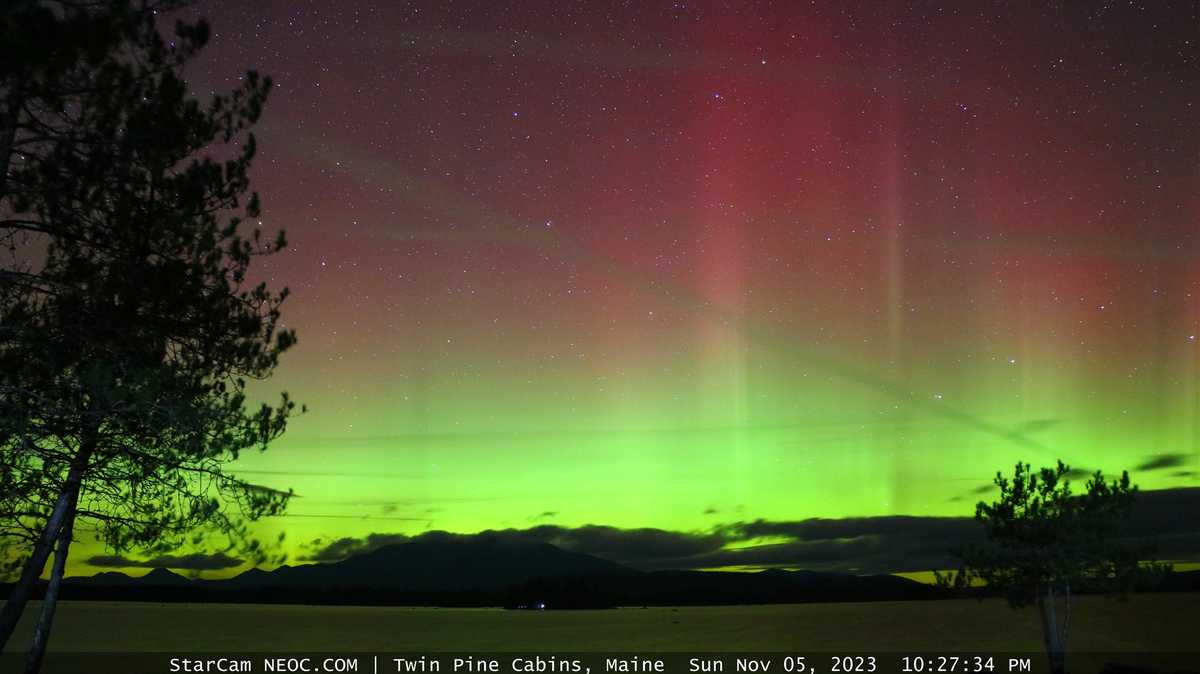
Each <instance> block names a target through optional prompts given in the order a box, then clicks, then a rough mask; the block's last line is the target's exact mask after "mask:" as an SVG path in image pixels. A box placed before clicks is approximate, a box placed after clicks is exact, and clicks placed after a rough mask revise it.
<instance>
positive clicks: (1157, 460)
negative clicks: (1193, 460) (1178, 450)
mask: <svg viewBox="0 0 1200 674" xmlns="http://www.w3.org/2000/svg"><path fill="white" fill-rule="evenodd" d="M1187 459H1188V455H1187V454H1153V455H1151V456H1149V457H1146V461H1145V462H1144V463H1142V464H1141V465H1140V466H1138V467H1137V468H1135V469H1134V470H1162V469H1164V468H1177V467H1179V466H1182V465H1184V464H1186V463H1187Z"/></svg>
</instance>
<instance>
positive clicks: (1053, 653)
mask: <svg viewBox="0 0 1200 674" xmlns="http://www.w3.org/2000/svg"><path fill="white" fill-rule="evenodd" d="M1054 602H1055V598H1054V588H1053V587H1052V586H1051V587H1047V588H1046V591H1045V593H1044V594H1043V595H1042V596H1040V597H1039V598H1038V608H1039V609H1040V612H1041V614H1042V638H1043V641H1044V642H1045V644H1046V656H1047V657H1048V658H1049V659H1050V671H1052V672H1054V674H1064V673H1065V672H1066V658H1065V657H1064V655H1065V654H1064V653H1063V643H1062V640H1061V638H1060V634H1059V631H1058V616H1057V615H1056V613H1055V610H1054V609H1055V607H1054Z"/></svg>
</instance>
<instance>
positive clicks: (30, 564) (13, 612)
mask: <svg viewBox="0 0 1200 674" xmlns="http://www.w3.org/2000/svg"><path fill="white" fill-rule="evenodd" d="M95 446H96V441H95V438H94V437H93V438H92V439H91V440H90V442H87V443H85V446H84V448H83V449H82V450H81V451H80V453H79V454H78V455H77V456H76V457H75V460H74V461H73V462H71V469H70V470H69V471H67V480H66V482H65V483H63V487H62V491H61V492H60V493H59V495H58V501H57V502H56V503H55V504H54V510H53V511H51V513H50V517H49V518H48V519H47V520H46V526H45V527H44V528H43V529H42V535H41V536H40V537H39V538H38V541H37V544H35V545H34V546H33V554H31V555H30V556H29V559H28V560H27V561H26V562H25V568H24V569H22V570H21V578H20V579H19V580H18V581H17V584H16V585H14V586H13V587H12V590H10V591H9V593H8V601H6V602H4V609H3V610H0V652H3V651H4V646H5V645H6V644H8V640H9V638H10V637H12V633H13V630H15V629H16V628H17V622H18V621H19V620H20V619H21V614H22V613H24V612H25V605H26V604H28V603H29V596H30V595H31V594H33V588H34V586H35V585H37V580H38V578H40V577H41V575H42V571H43V570H44V569H45V568H46V559H47V558H48V557H49V556H50V549H51V547H52V546H53V545H54V542H55V541H56V540H57V539H58V536H59V533H60V531H61V530H62V528H63V523H64V522H66V520H67V517H68V516H69V517H71V518H72V519H74V514H75V505H76V503H77V502H78V501H77V500H78V498H79V487H80V485H81V484H82V483H83V473H84V471H85V470H86V468H87V464H88V461H89V460H90V459H91V455H92V451H93V450H94V449H95Z"/></svg>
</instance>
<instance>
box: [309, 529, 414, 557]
mask: <svg viewBox="0 0 1200 674" xmlns="http://www.w3.org/2000/svg"><path fill="white" fill-rule="evenodd" d="M409 540H412V539H411V538H410V537H409V536H406V535H404V534H369V535H367V536H366V537H365V538H352V537H348V536H347V537H343V538H338V539H335V540H332V541H328V542H325V541H323V540H322V539H319V538H318V539H316V540H314V541H313V542H312V543H311V544H310V545H309V547H310V548H311V549H313V552H311V553H309V554H308V555H305V556H302V557H301V558H300V559H301V560H302V561H306V562H337V561H340V560H343V559H345V558H347V557H352V556H354V555H361V554H363V553H366V552H371V551H372V550H378V549H379V548H382V547H384V546H385V545H395V544H397V543H405V542H407V541H409Z"/></svg>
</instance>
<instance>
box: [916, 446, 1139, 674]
mask: <svg viewBox="0 0 1200 674" xmlns="http://www.w3.org/2000/svg"><path fill="white" fill-rule="evenodd" d="M1069 472H1070V468H1069V467H1068V466H1066V465H1065V464H1063V462H1062V461H1059V462H1058V465H1057V466H1055V467H1054V468H1042V469H1041V470H1039V471H1037V472H1033V471H1032V470H1031V469H1030V466H1029V464H1026V463H1017V465H1016V468H1015V470H1014V472H1013V477H1012V479H1011V480H1009V479H1008V478H1006V477H1004V476H1003V475H1001V474H1000V473H996V479H995V484H996V486H997V487H999V488H1000V498H999V500H997V501H995V502H993V503H990V504H989V503H984V502H982V501H981V502H980V503H979V504H978V505H976V507H975V519H976V520H978V521H979V522H981V523H982V524H983V526H984V527H985V529H986V532H987V538H988V543H987V544H985V545H973V546H966V547H964V548H962V549H960V550H959V551H958V555H959V557H960V558H961V559H962V567H961V568H960V569H959V570H958V571H957V572H955V573H951V574H949V575H942V574H936V575H937V580H938V584H939V585H941V586H942V587H953V588H963V587H966V586H968V585H970V584H972V583H973V582H975V581H981V582H982V583H984V584H986V585H987V586H988V587H990V588H994V589H998V590H1000V591H1002V592H1003V593H1004V594H1005V596H1006V597H1007V599H1008V602H1009V604H1010V605H1011V606H1012V607H1013V608H1019V607H1022V606H1025V605H1028V604H1030V603H1036V604H1037V607H1038V610H1039V612H1040V615H1041V619H1042V636H1043V641H1044V643H1045V647H1046V654H1047V656H1048V657H1049V659H1050V665H1051V668H1052V670H1053V671H1054V672H1056V673H1057V672H1064V671H1066V670H1065V668H1066V643H1067V636H1068V634H1069V630H1070V624H1071V594H1072V592H1078V591H1080V590H1090V591H1106V592H1123V591H1125V590H1126V589H1128V588H1129V587H1130V585H1131V584H1132V583H1133V581H1134V579H1135V576H1136V574H1137V571H1138V560H1139V556H1140V555H1141V554H1144V553H1146V552H1148V551H1146V550H1139V549H1135V548H1131V547H1128V546H1123V545H1119V544H1117V543H1116V542H1114V540H1113V539H1114V537H1115V535H1116V533H1117V530H1118V527H1119V526H1120V523H1121V521H1122V520H1123V519H1125V518H1126V517H1127V516H1128V515H1129V512H1130V509H1131V508H1132V506H1133V500H1134V495H1135V494H1136V492H1137V487H1136V486H1133V485H1131V484H1130V483H1129V473H1127V472H1122V473H1121V477H1120V479H1116V480H1113V481H1111V482H1106V481H1105V480H1104V476H1103V475H1102V474H1101V473H1100V471H1096V473H1095V474H1094V475H1093V476H1092V477H1091V478H1090V479H1089V480H1088V481H1087V486H1086V490H1085V492H1084V493H1083V494H1079V495H1074V494H1072V493H1071V485H1070V482H1069V481H1068V480H1067V475H1068V473H1069Z"/></svg>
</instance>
